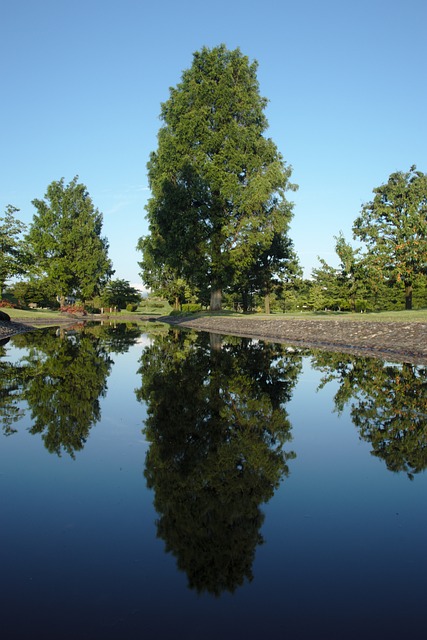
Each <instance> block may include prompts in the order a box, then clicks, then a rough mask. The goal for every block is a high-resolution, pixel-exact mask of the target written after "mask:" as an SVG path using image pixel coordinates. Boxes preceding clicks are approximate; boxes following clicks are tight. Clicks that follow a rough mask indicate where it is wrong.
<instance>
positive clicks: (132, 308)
mask: <svg viewBox="0 0 427 640" xmlns="http://www.w3.org/2000/svg"><path fill="white" fill-rule="evenodd" d="M137 309H138V305H137V304H135V303H132V302H129V303H128V304H127V305H126V311H136V310H137Z"/></svg>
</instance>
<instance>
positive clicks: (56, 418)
mask: <svg viewBox="0 0 427 640" xmlns="http://www.w3.org/2000/svg"><path fill="white" fill-rule="evenodd" d="M140 335H141V330H140V328H139V327H137V326H136V325H126V324H118V325H116V326H105V325H104V326H103V325H100V324H88V325H83V324H77V325H76V326H75V327H74V328H73V329H71V330H70V328H69V327H67V328H65V329H64V328H61V329H59V330H55V329H49V330H46V331H43V330H39V331H35V332H31V333H25V334H20V335H18V336H15V337H14V344H15V345H16V346H17V347H20V348H26V349H27V355H25V356H23V357H22V358H21V359H20V361H19V362H18V363H17V364H11V363H8V362H5V361H0V417H1V418H2V422H3V431H4V433H6V434H8V433H13V432H14V431H15V429H13V427H12V424H13V423H14V422H17V421H18V420H19V419H20V418H21V417H22V415H23V414H24V408H23V407H24V406H25V403H26V405H27V406H28V409H29V411H30V412H31V418H32V420H33V423H32V426H31V428H30V430H29V431H30V433H32V434H36V433H41V434H42V438H43V441H44V443H45V446H46V448H47V449H48V451H50V452H51V453H56V454H57V455H61V453H62V452H63V451H66V452H67V453H68V454H69V455H70V456H72V457H74V453H75V452H76V451H79V450H81V449H82V448H83V446H84V444H85V442H86V439H87V437H88V435H89V431H90V429H91V427H92V426H93V425H94V424H95V423H96V422H98V420H99V419H100V398H101V397H103V396H104V395H105V392H106V389H107V378H108V376H109V374H110V371H111V367H112V364H113V360H112V359H111V358H110V355H109V354H110V353H125V352H126V351H127V350H128V349H129V347H130V346H131V345H132V344H135V342H136V341H137V339H138V338H139V336H140Z"/></svg>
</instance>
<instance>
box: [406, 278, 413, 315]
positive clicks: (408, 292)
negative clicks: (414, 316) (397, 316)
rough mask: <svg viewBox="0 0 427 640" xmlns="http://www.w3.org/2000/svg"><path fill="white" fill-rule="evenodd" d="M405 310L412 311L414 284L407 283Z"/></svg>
mask: <svg viewBox="0 0 427 640" xmlns="http://www.w3.org/2000/svg"><path fill="white" fill-rule="evenodd" d="M405 309H406V310H407V311H410V310H411V309H412V282H405Z"/></svg>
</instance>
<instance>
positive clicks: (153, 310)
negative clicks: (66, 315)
mask: <svg viewBox="0 0 427 640" xmlns="http://www.w3.org/2000/svg"><path fill="white" fill-rule="evenodd" d="M4 311H5V312H6V313H8V314H9V316H10V317H11V319H12V320H13V319H14V318H21V319H23V320H26V321H27V322H29V323H31V321H37V322H40V321H41V320H44V319H46V320H54V319H59V318H61V317H63V316H61V314H60V313H59V311H50V310H48V309H34V310H28V311H27V310H22V309H13V308H5V309H4ZM170 311H171V307H170V305H169V304H168V303H167V302H166V303H164V305H162V306H161V307H160V306H159V304H158V303H155V304H154V305H153V304H148V303H146V304H142V305H141V306H140V307H139V308H138V311H135V312H133V313H129V312H127V311H126V310H123V311H121V312H120V313H117V314H114V316H115V318H116V319H117V320H120V316H122V317H123V318H124V317H125V316H126V315H127V316H129V315H132V316H133V315H135V316H137V315H138V314H139V315H141V314H144V315H153V316H165V315H168V314H169V313H170ZM106 315H110V314H106ZM111 315H113V314H111ZM191 316H192V317H195V318H196V317H198V318H200V317H208V318H209V317H216V318H218V317H224V318H233V319H236V320H238V319H239V318H245V319H247V320H251V319H253V320H260V319H262V320H277V319H279V318H281V319H283V320H286V319H291V318H292V319H301V320H308V319H311V320H314V319H315V320H342V321H344V322H345V321H346V320H353V321H354V320H357V321H361V322H366V321H371V322H427V309H416V310H413V311H381V312H378V313H339V312H333V311H331V312H324V311H322V312H311V311H304V312H302V313H301V312H297V311H294V312H289V313H272V314H270V315H266V314H264V313H250V314H242V313H237V312H235V311H227V310H224V311H216V312H210V311H203V312H200V313H195V314H191Z"/></svg>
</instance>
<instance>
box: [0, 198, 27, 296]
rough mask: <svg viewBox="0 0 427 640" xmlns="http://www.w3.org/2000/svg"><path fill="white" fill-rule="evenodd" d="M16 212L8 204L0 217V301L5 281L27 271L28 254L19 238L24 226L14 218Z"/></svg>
mask: <svg viewBox="0 0 427 640" xmlns="http://www.w3.org/2000/svg"><path fill="white" fill-rule="evenodd" d="M18 211H19V209H17V208H16V207H13V206H12V205H10V204H9V205H8V206H7V207H6V212H5V215H4V216H2V217H0V300H1V298H2V295H3V289H4V286H5V283H6V281H7V280H8V279H9V278H11V277H13V276H17V275H22V274H24V273H25V272H26V270H27V269H28V263H29V260H28V253H27V251H26V250H25V243H24V241H23V239H22V237H21V236H22V234H23V233H24V231H25V230H26V225H25V224H24V223H23V222H21V221H20V220H18V219H17V218H16V217H15V214H16V213H18Z"/></svg>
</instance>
